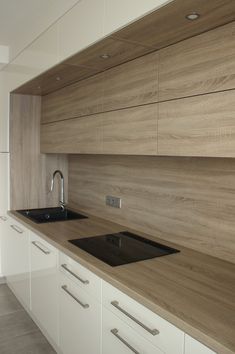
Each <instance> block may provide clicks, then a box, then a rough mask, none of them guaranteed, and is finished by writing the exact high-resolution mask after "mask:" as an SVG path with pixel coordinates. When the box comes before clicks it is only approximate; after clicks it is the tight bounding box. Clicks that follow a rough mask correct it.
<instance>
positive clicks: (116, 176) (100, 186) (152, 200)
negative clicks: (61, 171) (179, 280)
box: [69, 155, 235, 262]
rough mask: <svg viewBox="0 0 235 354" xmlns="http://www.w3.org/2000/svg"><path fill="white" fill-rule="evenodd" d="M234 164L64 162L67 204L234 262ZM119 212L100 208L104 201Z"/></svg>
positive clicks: (118, 159)
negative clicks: (116, 203)
mask: <svg viewBox="0 0 235 354" xmlns="http://www.w3.org/2000/svg"><path fill="white" fill-rule="evenodd" d="M234 176H235V161H234V160H230V159H216V158H214V159H209V158H170V157H169V158H167V157H164V158H163V157H141V156H132V157H130V156H76V155H74V156H70V157H69V204H70V205H71V206H74V207H79V208H81V209H84V210H87V211H89V212H90V213H93V214H95V215H99V216H101V217H103V218H105V219H110V220H112V221H115V222H118V223H121V224H123V225H126V226H127V227H132V228H134V229H136V230H140V231H144V232H147V233H149V234H151V235H156V236H158V237H161V238H163V239H166V240H169V241H172V242H176V243H179V244H181V245H183V246H186V247H190V248H193V249H195V250H198V251H201V252H203V253H206V254H210V255H213V256H216V257H219V258H222V259H226V260H228V261H231V262H235V257H234V256H235V242H234V241H235V177H234ZM108 194H110V195H115V196H119V197H121V198H122V208H121V209H115V208H111V207H107V206H105V196H106V195H108Z"/></svg>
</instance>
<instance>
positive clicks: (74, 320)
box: [59, 273, 101, 354]
mask: <svg viewBox="0 0 235 354" xmlns="http://www.w3.org/2000/svg"><path fill="white" fill-rule="evenodd" d="M59 283H60V289H59V292H60V318H59V319H60V320H59V322H60V349H61V351H62V353H63V354H101V304H100V303H99V302H98V301H97V300H96V299H94V297H93V296H91V295H90V294H89V293H88V292H86V291H84V290H82V289H81V288H80V287H78V286H77V284H76V283H75V282H73V281H72V280H70V279H69V278H68V277H66V276H65V275H64V274H62V273H61V274H60V282H59Z"/></svg>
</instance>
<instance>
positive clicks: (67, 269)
mask: <svg viewBox="0 0 235 354" xmlns="http://www.w3.org/2000/svg"><path fill="white" fill-rule="evenodd" d="M61 267H62V268H63V269H65V270H66V271H67V272H68V273H70V274H71V275H72V276H73V277H75V278H76V279H77V280H79V281H80V282H81V283H82V284H86V285H87V284H89V280H83V279H82V278H80V277H79V276H78V275H77V274H75V273H74V272H72V270H70V269H69V268H68V267H67V264H61Z"/></svg>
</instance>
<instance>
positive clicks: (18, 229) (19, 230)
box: [11, 225, 24, 234]
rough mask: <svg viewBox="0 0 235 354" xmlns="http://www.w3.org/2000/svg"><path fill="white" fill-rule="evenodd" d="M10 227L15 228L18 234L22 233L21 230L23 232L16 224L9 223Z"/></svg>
mask: <svg viewBox="0 0 235 354" xmlns="http://www.w3.org/2000/svg"><path fill="white" fill-rule="evenodd" d="M11 228H12V229H13V230H15V231H16V232H18V234H23V232H24V231H23V230H22V229H21V228H20V227H19V226H16V225H11Z"/></svg>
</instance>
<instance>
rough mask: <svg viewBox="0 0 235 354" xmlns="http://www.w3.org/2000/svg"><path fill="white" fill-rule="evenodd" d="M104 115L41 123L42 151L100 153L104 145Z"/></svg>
mask: <svg viewBox="0 0 235 354" xmlns="http://www.w3.org/2000/svg"><path fill="white" fill-rule="evenodd" d="M101 123H102V117H101V116H100V115H92V116H89V117H81V118H75V119H68V120H64V121H61V122H54V123H49V124H42V125H41V152H42V153H65V154H98V153H101V147H102V141H101V137H102V128H101Z"/></svg>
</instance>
